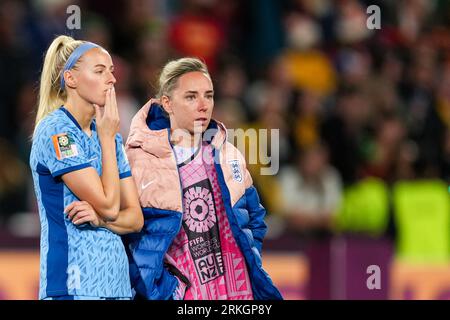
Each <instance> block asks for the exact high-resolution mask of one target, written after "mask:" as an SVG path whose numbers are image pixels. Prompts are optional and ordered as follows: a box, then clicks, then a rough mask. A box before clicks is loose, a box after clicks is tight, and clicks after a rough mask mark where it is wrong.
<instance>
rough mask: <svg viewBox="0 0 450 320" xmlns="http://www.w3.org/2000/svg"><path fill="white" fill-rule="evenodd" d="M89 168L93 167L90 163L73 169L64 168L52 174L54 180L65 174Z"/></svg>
mask: <svg viewBox="0 0 450 320" xmlns="http://www.w3.org/2000/svg"><path fill="white" fill-rule="evenodd" d="M87 167H91V164H90V163H83V164H79V165H76V166H73V167H68V168H64V169H61V170H58V171H55V172H52V176H53V177H54V178H56V177H59V176H62V175H63V174H65V173H68V172H72V171H76V170H80V169H84V168H87Z"/></svg>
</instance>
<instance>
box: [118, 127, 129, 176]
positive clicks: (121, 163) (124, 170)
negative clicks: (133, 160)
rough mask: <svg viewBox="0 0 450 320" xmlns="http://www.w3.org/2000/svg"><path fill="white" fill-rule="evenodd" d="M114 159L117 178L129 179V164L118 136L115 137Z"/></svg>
mask: <svg viewBox="0 0 450 320" xmlns="http://www.w3.org/2000/svg"><path fill="white" fill-rule="evenodd" d="M116 157H117V168H118V169H119V178H120V179H124V178H127V177H131V168H130V164H129V162H128V158H127V154H126V153H125V147H124V145H123V139H122V136H121V135H120V134H117V135H116Z"/></svg>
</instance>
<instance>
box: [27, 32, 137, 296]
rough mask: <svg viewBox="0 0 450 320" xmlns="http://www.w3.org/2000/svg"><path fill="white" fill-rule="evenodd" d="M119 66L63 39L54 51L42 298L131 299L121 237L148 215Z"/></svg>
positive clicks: (42, 165) (43, 137)
mask: <svg viewBox="0 0 450 320" xmlns="http://www.w3.org/2000/svg"><path fill="white" fill-rule="evenodd" d="M113 73H114V65H113V62H112V59H111V56H110V55H109V53H108V52H107V51H106V50H105V49H103V48H102V47H100V46H98V45H96V44H94V43H91V42H85V41H79V40H74V39H73V38H71V37H68V36H58V37H57V38H55V39H54V40H53V42H52V43H51V45H50V47H49V48H48V50H47V53H46V56H45V60H44V65H43V69H42V75H41V81H40V91H39V105H38V110H37V117H36V126H35V130H34V133H33V142H32V148H31V155H30V167H31V171H32V175H33V181H34V189H35V193H36V198H37V201H38V207H39V216H40V222H41V250H40V289H39V298H40V299H69V300H70V299H72V300H73V299H74V300H77V299H129V298H130V297H131V287H130V280H129V269H128V260H127V256H126V253H125V248H124V246H123V244H122V241H121V237H120V235H122V234H126V233H132V232H138V231H140V230H141V228H142V226H143V216H142V211H141V208H140V206H139V200H138V197H137V190H136V186H135V183H134V180H133V177H132V175H131V170H130V167H129V164H128V160H127V157H126V155H125V153H124V148H123V142H122V138H121V136H120V134H119V133H118V128H119V115H118V110H117V104H116V95H115V91H114V84H115V82H116V79H115V77H114V74H113Z"/></svg>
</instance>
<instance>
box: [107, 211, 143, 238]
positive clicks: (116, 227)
mask: <svg viewBox="0 0 450 320" xmlns="http://www.w3.org/2000/svg"><path fill="white" fill-rule="evenodd" d="M143 224H144V218H143V215H142V211H141V208H140V207H139V208H136V207H131V208H126V209H123V210H121V211H120V212H119V216H118V218H117V219H116V220H115V221H105V220H103V219H102V221H101V225H100V226H101V227H104V228H106V229H109V230H111V231H112V232H114V233H116V234H119V235H122V234H127V233H134V232H140V231H141V229H142V226H143Z"/></svg>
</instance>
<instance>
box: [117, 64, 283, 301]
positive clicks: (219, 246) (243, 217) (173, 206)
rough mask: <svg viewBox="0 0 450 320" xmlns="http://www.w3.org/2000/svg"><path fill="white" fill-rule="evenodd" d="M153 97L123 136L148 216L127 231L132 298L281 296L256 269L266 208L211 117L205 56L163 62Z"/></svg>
mask: <svg viewBox="0 0 450 320" xmlns="http://www.w3.org/2000/svg"><path fill="white" fill-rule="evenodd" d="M158 98H159V100H151V101H150V102H149V103H148V104H146V105H145V106H144V107H142V109H141V110H140V111H139V112H138V113H137V114H136V115H135V117H134V118H133V121H132V124H131V128H130V134H129V137H128V141H127V143H126V153H127V156H128V159H129V161H130V166H131V170H132V174H133V176H134V178H135V181H136V184H137V187H138V192H139V200H140V204H141V207H142V208H143V213H144V219H145V223H144V228H143V230H142V231H141V232H140V233H138V234H132V235H128V236H126V238H124V241H125V244H126V249H127V253H128V256H129V261H130V273H131V281H132V287H133V289H134V291H135V298H137V299H139V298H141V299H177V300H178V299H185V300H190V299H195V300H223V299H240V300H242V299H247V300H252V299H282V297H281V294H280V293H279V291H278V290H277V288H276V287H275V286H274V285H273V283H272V280H271V279H270V277H269V276H268V274H267V273H266V272H265V271H264V270H263V268H262V262H261V248H262V241H263V237H264V235H265V233H266V228H267V227H266V225H265V223H264V216H265V213H266V211H265V209H264V208H263V207H262V206H261V204H260V202H259V198H258V194H257V191H256V189H255V188H254V186H253V185H252V178H251V176H250V174H249V172H248V171H247V169H246V164H245V160H244V157H243V156H242V155H241V154H240V152H239V151H238V150H237V149H236V148H235V147H234V146H233V145H232V144H230V143H228V142H227V141H226V129H225V127H224V125H223V124H221V123H220V122H218V121H215V120H212V119H211V114H212V111H213V108H214V89H213V85H212V81H211V78H210V75H209V73H208V70H207V67H206V66H205V64H204V63H203V62H201V61H200V60H198V59H196V58H182V59H179V60H175V61H171V62H169V63H168V64H166V65H165V67H164V68H163V70H162V73H161V76H160V79H159V94H158Z"/></svg>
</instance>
